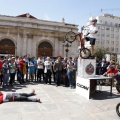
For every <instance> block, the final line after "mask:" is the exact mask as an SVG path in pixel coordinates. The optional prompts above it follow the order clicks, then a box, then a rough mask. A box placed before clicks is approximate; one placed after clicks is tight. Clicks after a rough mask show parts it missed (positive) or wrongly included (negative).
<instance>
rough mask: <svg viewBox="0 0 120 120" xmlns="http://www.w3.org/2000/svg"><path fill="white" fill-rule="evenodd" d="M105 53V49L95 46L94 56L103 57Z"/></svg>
mask: <svg viewBox="0 0 120 120" xmlns="http://www.w3.org/2000/svg"><path fill="white" fill-rule="evenodd" d="M105 54H107V50H106V49H105V48H101V47H95V56H96V57H98V59H99V60H102V59H103V58H105Z"/></svg>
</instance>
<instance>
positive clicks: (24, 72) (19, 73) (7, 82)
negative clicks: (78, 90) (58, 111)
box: [0, 55, 77, 88]
mask: <svg viewBox="0 0 120 120" xmlns="http://www.w3.org/2000/svg"><path fill="white" fill-rule="evenodd" d="M76 70H77V58H72V57H69V58H62V57H61V56H58V57H56V59H53V58H52V57H43V56H39V57H38V59H35V57H30V55H25V56H22V57H19V56H16V57H12V56H11V57H9V58H7V57H4V58H3V59H1V60H0V86H1V87H3V88H4V87H8V86H14V85H16V84H23V83H26V82H27V83H29V82H38V83H43V84H50V85H51V84H53V85H56V87H57V86H60V85H63V86H65V87H70V88H75V79H76V78H75V77H76Z"/></svg>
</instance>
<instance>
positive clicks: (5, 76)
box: [2, 59, 9, 87]
mask: <svg viewBox="0 0 120 120" xmlns="http://www.w3.org/2000/svg"><path fill="white" fill-rule="evenodd" d="M2 68H3V87H5V85H6V86H7V85H8V80H9V65H8V60H7V59H5V60H4V63H3V66H2Z"/></svg>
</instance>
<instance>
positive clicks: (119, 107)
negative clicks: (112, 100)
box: [116, 103, 120, 117]
mask: <svg viewBox="0 0 120 120" xmlns="http://www.w3.org/2000/svg"><path fill="white" fill-rule="evenodd" d="M116 113H117V115H118V116H119V117H120V103H118V104H117V106H116Z"/></svg>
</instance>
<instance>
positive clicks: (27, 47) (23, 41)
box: [0, 14, 79, 57]
mask: <svg viewBox="0 0 120 120" xmlns="http://www.w3.org/2000/svg"><path fill="white" fill-rule="evenodd" d="M71 30H72V31H74V32H75V33H77V32H78V25H75V24H68V23H65V21H64V20H62V21H61V22H54V21H47V20H39V19H37V18H35V17H34V16H32V15H30V14H22V15H19V16H15V17H14V16H6V15H0V54H10V55H15V56H24V55H27V54H29V55H30V56H35V57H38V56H39V55H42V56H53V57H56V56H58V55H61V56H62V57H65V56H66V52H65V47H64V45H63V41H65V34H66V33H67V32H69V31H71ZM78 44H79V42H78V40H76V41H75V42H73V43H72V47H70V48H69V53H68V56H72V57H75V56H77V49H76V48H77V47H78Z"/></svg>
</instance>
